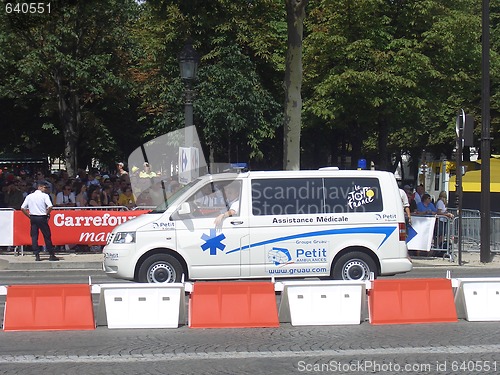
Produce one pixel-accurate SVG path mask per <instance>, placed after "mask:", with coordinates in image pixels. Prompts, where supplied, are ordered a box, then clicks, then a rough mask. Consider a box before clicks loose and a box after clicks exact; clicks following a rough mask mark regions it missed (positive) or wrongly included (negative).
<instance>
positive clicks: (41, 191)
mask: <svg viewBox="0 0 500 375" xmlns="http://www.w3.org/2000/svg"><path fill="white" fill-rule="evenodd" d="M48 189H49V185H48V184H47V183H46V182H45V181H39V182H38V183H37V190H35V191H34V192H33V193H31V194H29V195H27V196H26V198H25V199H24V202H23V204H22V205H21V211H22V212H23V213H24V214H25V215H26V216H27V217H28V218H29V219H30V223H31V229H30V233H31V246H32V247H33V253H34V254H35V260H36V261H40V260H41V259H40V247H39V246H38V231H40V232H42V235H43V239H44V241H45V246H46V247H47V250H48V252H49V254H50V257H49V260H51V261H56V260H59V259H58V258H57V257H56V256H55V255H54V246H53V245H52V239H51V233H50V227H49V217H50V211H52V202H51V201H50V197H49V195H48V194H47V192H48Z"/></svg>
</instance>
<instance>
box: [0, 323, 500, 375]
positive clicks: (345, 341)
mask: <svg viewBox="0 0 500 375" xmlns="http://www.w3.org/2000/svg"><path fill="white" fill-rule="evenodd" d="M499 335H500V325H499V324H498V323H469V322H464V321H460V322H458V323H448V324H419V325H387V326H373V325H370V324H368V323H363V324H360V325H353V326H313V327H293V326H290V325H289V324H282V325H281V326H280V327H279V328H275V329H256V328H252V329H190V328H187V327H185V326H184V327H181V328H178V329H169V330H163V329H155V330H109V329H107V328H105V327H98V328H97V329H96V330H95V331H75V332H3V333H0V353H2V354H0V373H2V374H22V375H30V374H41V373H42V374H49V373H50V374H67V375H71V374H77V375H81V374H120V375H126V374H134V375H135V374H176V375H179V374H191V375H192V374H231V375H235V374H252V375H255V374H300V373H306V374H313V373H338V374H366V373H379V374H401V373H409V374H494V373H498V372H499V371H500V354H499V353H500V344H499V340H498V337H499ZM377 370H378V371H377Z"/></svg>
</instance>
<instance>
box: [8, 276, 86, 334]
mask: <svg viewBox="0 0 500 375" xmlns="http://www.w3.org/2000/svg"><path fill="white" fill-rule="evenodd" d="M3 329H4V330H5V331H49V330H92V329H95V321H94V309H93V305H92V296H91V293H90V286H89V285H85V284H52V285H12V286H8V287H7V299H6V301H5V314H4V323H3Z"/></svg>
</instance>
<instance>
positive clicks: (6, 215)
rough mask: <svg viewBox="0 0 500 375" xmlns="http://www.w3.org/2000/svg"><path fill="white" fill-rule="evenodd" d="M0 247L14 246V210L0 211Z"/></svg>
mask: <svg viewBox="0 0 500 375" xmlns="http://www.w3.org/2000/svg"><path fill="white" fill-rule="evenodd" d="M0 223H2V225H0V246H13V245H14V210H13V209H2V210H0Z"/></svg>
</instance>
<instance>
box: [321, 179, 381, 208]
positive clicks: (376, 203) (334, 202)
mask: <svg viewBox="0 0 500 375" xmlns="http://www.w3.org/2000/svg"><path fill="white" fill-rule="evenodd" d="M324 181H325V213H348V212H381V211H382V210H383V202H382V195H381V194H380V184H379V180H378V179H377V178H354V179H353V178H325V179H324Z"/></svg>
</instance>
